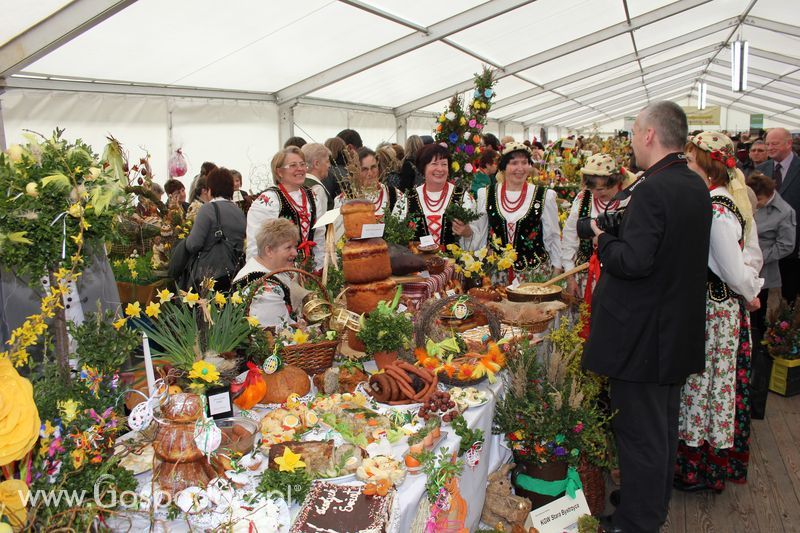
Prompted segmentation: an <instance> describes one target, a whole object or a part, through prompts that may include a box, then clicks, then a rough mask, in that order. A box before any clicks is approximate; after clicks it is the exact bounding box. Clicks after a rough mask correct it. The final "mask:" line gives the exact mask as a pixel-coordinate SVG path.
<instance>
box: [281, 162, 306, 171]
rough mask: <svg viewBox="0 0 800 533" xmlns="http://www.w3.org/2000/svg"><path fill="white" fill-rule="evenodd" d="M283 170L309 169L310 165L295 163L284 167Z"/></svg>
mask: <svg viewBox="0 0 800 533" xmlns="http://www.w3.org/2000/svg"><path fill="white" fill-rule="evenodd" d="M281 168H282V169H284V170H297V169H298V168H308V165H307V164H306V163H297V162H294V163H289V164H288V165H283V166H282V167H281Z"/></svg>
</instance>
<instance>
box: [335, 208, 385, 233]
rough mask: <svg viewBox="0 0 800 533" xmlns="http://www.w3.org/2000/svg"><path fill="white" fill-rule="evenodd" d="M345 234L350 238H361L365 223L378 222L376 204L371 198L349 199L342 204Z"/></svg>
mask: <svg viewBox="0 0 800 533" xmlns="http://www.w3.org/2000/svg"><path fill="white" fill-rule="evenodd" d="M342 218H344V234H345V236H346V237H347V238H348V239H360V238H361V228H362V226H363V225H364V224H376V223H377V222H378V219H377V217H376V216H375V205H373V203H372V202H371V201H369V200H364V199H354V200H349V201H347V202H345V203H344V205H343V206H342Z"/></svg>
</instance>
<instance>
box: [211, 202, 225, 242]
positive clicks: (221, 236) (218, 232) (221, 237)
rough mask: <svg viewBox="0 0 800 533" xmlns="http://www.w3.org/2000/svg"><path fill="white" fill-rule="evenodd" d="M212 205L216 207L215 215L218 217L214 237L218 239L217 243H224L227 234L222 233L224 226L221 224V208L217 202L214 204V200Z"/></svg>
mask: <svg viewBox="0 0 800 533" xmlns="http://www.w3.org/2000/svg"><path fill="white" fill-rule="evenodd" d="M211 205H212V206H214V215H215V216H216V217H217V229H216V230H214V237H216V238H217V241H224V240H226V238H225V232H224V231H222V224H220V222H219V206H218V205H217V202H214V201H213V200H212V202H211Z"/></svg>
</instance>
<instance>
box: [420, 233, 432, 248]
mask: <svg viewBox="0 0 800 533" xmlns="http://www.w3.org/2000/svg"><path fill="white" fill-rule="evenodd" d="M419 245H420V246H422V247H427V246H436V241H434V240H433V235H423V236H422V237H420V238H419Z"/></svg>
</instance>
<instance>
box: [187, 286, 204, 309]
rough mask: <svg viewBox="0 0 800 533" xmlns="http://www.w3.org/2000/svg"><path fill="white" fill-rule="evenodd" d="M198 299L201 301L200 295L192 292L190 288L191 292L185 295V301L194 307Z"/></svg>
mask: <svg viewBox="0 0 800 533" xmlns="http://www.w3.org/2000/svg"><path fill="white" fill-rule="evenodd" d="M198 301H200V295H199V294H197V293H196V292H192V289H189V292H187V293H185V294H184V295H183V303H185V304H188V305H189V307H194V304H196V303H197V302H198Z"/></svg>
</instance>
